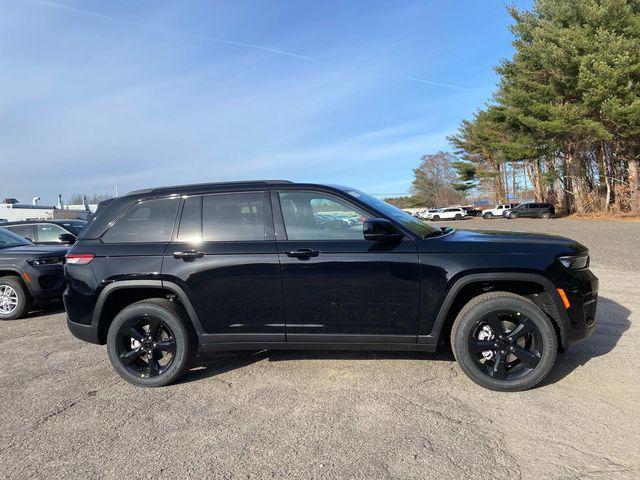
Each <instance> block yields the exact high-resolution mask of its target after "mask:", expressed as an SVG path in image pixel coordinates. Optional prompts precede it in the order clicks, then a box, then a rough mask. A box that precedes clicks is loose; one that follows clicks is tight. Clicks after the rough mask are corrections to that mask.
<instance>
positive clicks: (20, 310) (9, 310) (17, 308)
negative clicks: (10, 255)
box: [0, 275, 31, 320]
mask: <svg viewBox="0 0 640 480" xmlns="http://www.w3.org/2000/svg"><path fill="white" fill-rule="evenodd" d="M30 307H31V297H30V296H29V292H27V290H26V289H25V288H24V287H23V286H22V282H21V281H20V279H19V278H18V277H14V276H11V275H7V276H5V277H0V320H14V319H16V318H20V317H22V316H24V315H25V314H26V313H28V312H29V309H30Z"/></svg>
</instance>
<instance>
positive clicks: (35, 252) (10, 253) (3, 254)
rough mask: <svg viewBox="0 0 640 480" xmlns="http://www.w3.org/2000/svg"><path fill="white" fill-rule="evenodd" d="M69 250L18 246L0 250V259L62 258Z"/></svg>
mask: <svg viewBox="0 0 640 480" xmlns="http://www.w3.org/2000/svg"><path fill="white" fill-rule="evenodd" d="M67 250H69V247H68V246H65V247H58V246H56V245H34V244H28V245H19V246H17V247H9V248H1V249H0V258H8V257H29V258H31V257H55V256H60V257H62V256H64V255H65V254H66V253H67Z"/></svg>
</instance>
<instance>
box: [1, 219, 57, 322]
mask: <svg viewBox="0 0 640 480" xmlns="http://www.w3.org/2000/svg"><path fill="white" fill-rule="evenodd" d="M65 253H67V248H66V247H48V246H40V245H34V244H33V243H31V242H29V241H27V240H26V239H24V238H22V237H20V236H18V235H16V234H15V233H12V232H10V231H8V230H5V229H3V228H0V320H12V319H15V318H20V317H22V316H24V315H25V314H26V313H28V312H29V309H30V308H31V305H33V304H34V303H48V302H49V301H51V300H53V299H57V300H60V297H62V292H63V291H64V287H65V283H64V274H63V269H62V264H63V263H64V255H65Z"/></svg>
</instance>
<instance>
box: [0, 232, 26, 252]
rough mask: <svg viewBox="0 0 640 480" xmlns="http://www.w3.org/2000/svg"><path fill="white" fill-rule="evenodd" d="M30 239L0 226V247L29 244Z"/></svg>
mask: <svg viewBox="0 0 640 480" xmlns="http://www.w3.org/2000/svg"><path fill="white" fill-rule="evenodd" d="M29 243H30V242H29V240H27V239H26V238H22V237H21V236H19V235H16V234H15V233H13V232H10V231H9V230H6V229H4V228H0V248H9V247H17V246H19V245H29Z"/></svg>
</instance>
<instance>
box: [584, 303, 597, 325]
mask: <svg viewBox="0 0 640 480" xmlns="http://www.w3.org/2000/svg"><path fill="white" fill-rule="evenodd" d="M597 306H598V302H597V297H596V298H594V299H593V300H591V301H590V302H589V303H585V304H584V323H585V325H586V326H587V327H590V326H591V325H593V324H594V322H595V321H596V308H597Z"/></svg>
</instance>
